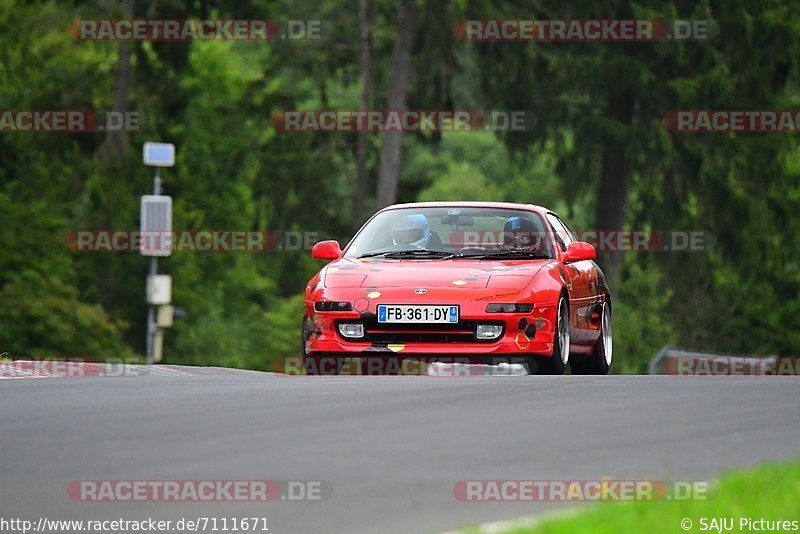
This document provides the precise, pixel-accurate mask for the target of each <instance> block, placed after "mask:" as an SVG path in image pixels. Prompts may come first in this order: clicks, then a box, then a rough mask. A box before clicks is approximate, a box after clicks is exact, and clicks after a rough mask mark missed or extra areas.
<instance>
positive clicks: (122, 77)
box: [100, 0, 134, 164]
mask: <svg viewBox="0 0 800 534" xmlns="http://www.w3.org/2000/svg"><path fill="white" fill-rule="evenodd" d="M133 5H134V2H133V0H123V1H122V3H121V6H120V7H121V8H122V10H123V12H124V13H125V16H126V17H131V16H132V13H133ZM132 52H133V48H132V46H131V44H130V43H126V42H124V41H120V42H119V43H118V45H117V54H118V59H117V71H116V75H115V78H114V104H113V110H114V111H115V112H119V113H122V114H123V116H124V115H125V114H126V113H127V111H128V97H129V93H130V87H131V84H132V83H133V80H132V71H131V55H132ZM129 137H130V134H129V133H128V132H126V131H124V130H123V131H118V132H114V131H109V132H107V133H106V138H105V139H104V140H103V145H102V146H101V147H100V154H101V157H102V158H103V159H104V160H105V161H107V162H112V164H118V163H120V162H122V161H124V159H125V157H126V156H127V155H128V151H129V143H128V141H129ZM112 151H113V153H111V152H112Z"/></svg>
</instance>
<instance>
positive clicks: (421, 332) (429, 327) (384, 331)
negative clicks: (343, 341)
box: [364, 319, 497, 344]
mask: <svg viewBox="0 0 800 534" xmlns="http://www.w3.org/2000/svg"><path fill="white" fill-rule="evenodd" d="M364 326H365V327H366V331H367V332H366V340H367V341H370V342H372V343H376V344H384V343H386V344H388V343H487V342H488V343H492V342H496V341H497V340H487V341H484V340H479V339H475V335H474V333H475V321H460V322H458V323H455V324H381V323H378V321H377V319H372V320H368V321H365V323H364Z"/></svg>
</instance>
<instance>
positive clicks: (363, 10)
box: [353, 0, 372, 225]
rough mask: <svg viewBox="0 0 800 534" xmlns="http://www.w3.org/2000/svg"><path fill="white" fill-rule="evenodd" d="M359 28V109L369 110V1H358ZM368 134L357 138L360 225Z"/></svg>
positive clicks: (356, 216) (355, 208) (356, 192)
mask: <svg viewBox="0 0 800 534" xmlns="http://www.w3.org/2000/svg"><path fill="white" fill-rule="evenodd" d="M358 28H359V30H360V32H361V64H360V66H359V76H360V77H361V102H360V103H359V109H360V110H362V111H366V110H368V109H369V95H370V92H371V91H372V20H371V17H370V10H369V0H358ZM368 135H369V134H368V133H367V132H358V137H357V138H356V184H355V188H354V190H353V224H354V225H359V224H361V222H362V220H361V219H362V217H363V216H364V199H365V197H366V194H367V148H368V141H369V137H368Z"/></svg>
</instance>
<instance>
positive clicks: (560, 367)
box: [536, 295, 569, 375]
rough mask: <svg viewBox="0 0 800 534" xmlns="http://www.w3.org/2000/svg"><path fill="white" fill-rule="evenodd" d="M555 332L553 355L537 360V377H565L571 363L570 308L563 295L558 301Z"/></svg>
mask: <svg viewBox="0 0 800 534" xmlns="http://www.w3.org/2000/svg"><path fill="white" fill-rule="evenodd" d="M553 331H554V332H555V334H554V335H553V354H551V355H550V356H546V357H537V358H536V374H537V375H563V374H564V370H565V369H566V368H567V363H568V362H569V307H568V306H567V299H566V298H564V296H563V295H562V296H561V298H560V299H559V300H558V311H557V312H556V324H555V328H554V329H553Z"/></svg>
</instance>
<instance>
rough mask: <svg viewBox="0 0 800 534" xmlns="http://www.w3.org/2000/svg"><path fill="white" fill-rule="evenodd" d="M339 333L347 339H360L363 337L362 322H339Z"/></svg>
mask: <svg viewBox="0 0 800 534" xmlns="http://www.w3.org/2000/svg"><path fill="white" fill-rule="evenodd" d="M339 333H340V334H342V337H346V338H348V339H361V338H362V337H364V325H363V324H362V323H340V324H339Z"/></svg>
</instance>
